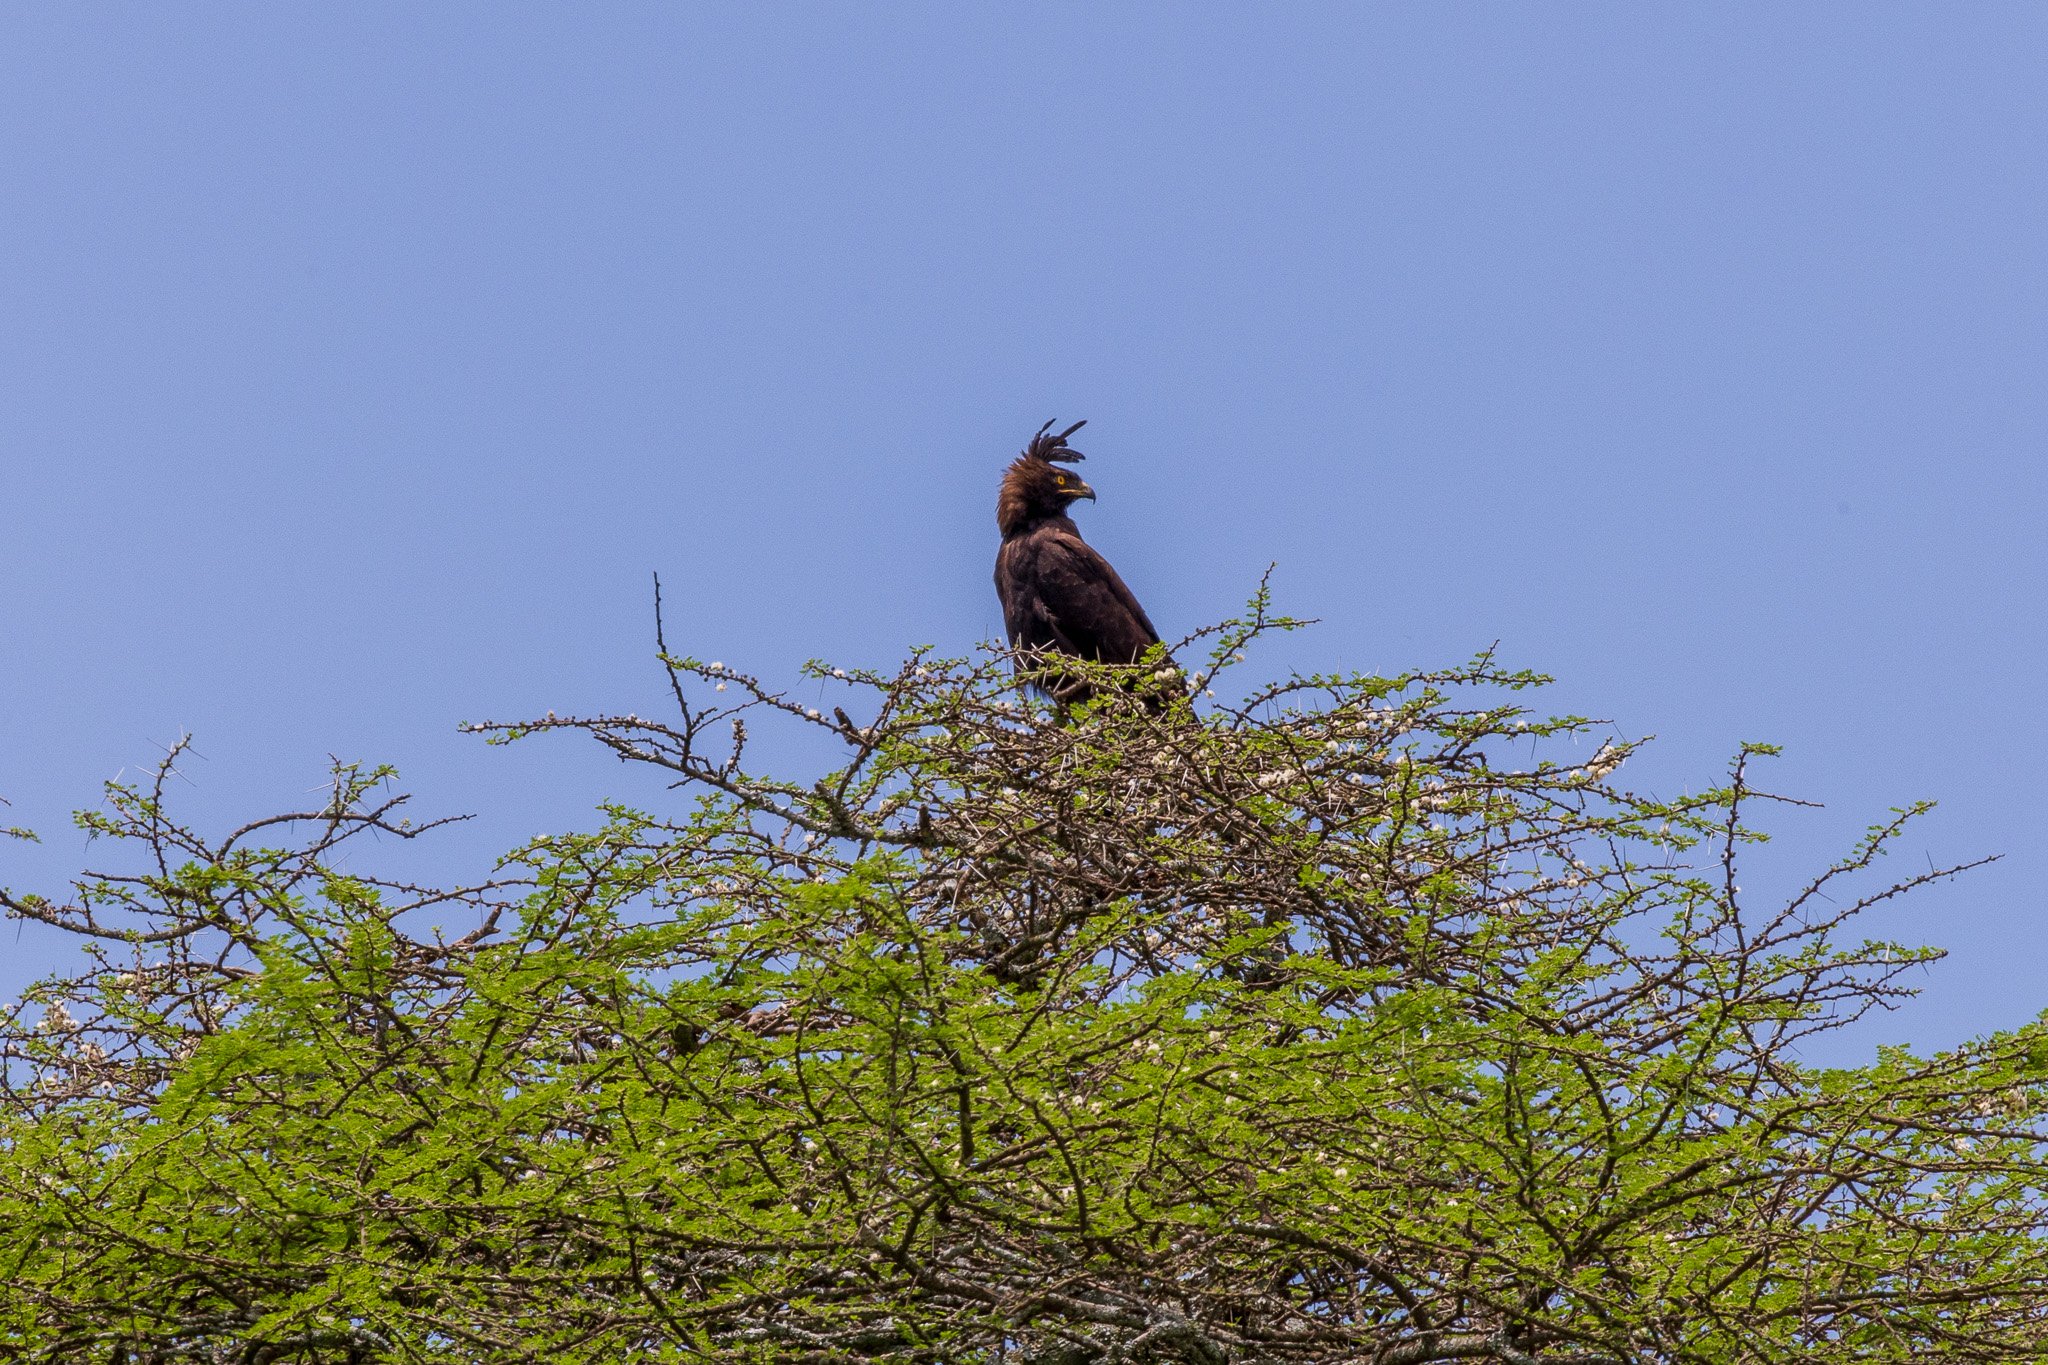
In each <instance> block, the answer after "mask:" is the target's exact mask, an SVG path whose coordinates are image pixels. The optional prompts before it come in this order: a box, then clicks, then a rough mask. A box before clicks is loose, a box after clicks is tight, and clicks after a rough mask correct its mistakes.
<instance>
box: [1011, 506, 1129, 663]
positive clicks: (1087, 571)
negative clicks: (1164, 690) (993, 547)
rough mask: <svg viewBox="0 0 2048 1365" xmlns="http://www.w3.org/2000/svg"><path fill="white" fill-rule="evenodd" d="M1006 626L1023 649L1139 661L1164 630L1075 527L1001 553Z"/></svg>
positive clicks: (1032, 537)
mask: <svg viewBox="0 0 2048 1365" xmlns="http://www.w3.org/2000/svg"><path fill="white" fill-rule="evenodd" d="M996 593H997V595H998V596H1000V597H1001V598H1002V602H1003V625H1004V627H1005V628H1006V629H1007V630H1008V632H1009V636H1010V644H1011V646H1012V647H1013V648H1020V649H1034V648H1035V649H1047V648H1050V649H1057V650H1059V651H1061V652H1062V653H1066V654H1073V655H1077V656H1078V657H1080V658H1083V659H1094V660H1097V661H1100V662H1102V663H1112V664H1130V663H1136V662H1137V661H1138V659H1139V657H1140V656H1141V655H1143V654H1144V652H1145V650H1146V649H1147V648H1148V647H1150V646H1152V645H1155V644H1157V643H1159V632H1158V631H1157V630H1155V629H1153V626H1152V621H1151V618H1149V617H1147V616H1146V615H1145V609H1144V608H1143V607H1141V606H1139V605H1138V599H1137V597H1136V596H1135V595H1134V594H1133V593H1132V592H1131V590H1130V589H1129V588H1128V587H1126V586H1124V581H1123V579H1121V578H1119V577H1118V576H1117V572H1116V570H1115V569H1113V568H1111V567H1110V565H1109V561H1108V560H1106V559H1104V558H1103V557H1102V556H1101V555H1099V554H1097V553H1096V552H1095V550H1094V548H1093V547H1091V546H1090V545H1089V544H1088V542H1086V541H1084V540H1082V539H1081V538H1080V537H1079V536H1077V535H1074V534H1072V533H1071V532H1069V531H1064V530H1060V529H1057V528H1054V527H1050V526H1048V527H1043V528H1041V529H1039V530H1036V531H1033V532H1030V533H1028V534H1026V535H1022V536H1018V537H1016V538H1015V539H1013V540H1008V541H1005V542H1004V543H1003V548H1002V549H1001V550H1000V551H999V552H997V555H996Z"/></svg>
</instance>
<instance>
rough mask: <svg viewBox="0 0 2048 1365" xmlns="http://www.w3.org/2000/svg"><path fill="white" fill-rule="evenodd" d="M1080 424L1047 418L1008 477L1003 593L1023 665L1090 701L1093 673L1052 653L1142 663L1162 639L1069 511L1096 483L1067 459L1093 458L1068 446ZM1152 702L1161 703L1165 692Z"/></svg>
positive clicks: (1047, 689) (1064, 692)
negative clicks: (1060, 662) (1071, 667)
mask: <svg viewBox="0 0 2048 1365" xmlns="http://www.w3.org/2000/svg"><path fill="white" fill-rule="evenodd" d="M1084 425H1086V424H1085V423H1083V422H1076V423H1074V425H1072V426H1070V427H1068V428H1067V429H1066V430H1065V431H1062V432H1060V433H1059V434H1058V435H1053V434H1051V432H1052V423H1051V422H1047V423H1046V424H1045V425H1044V426H1042V427H1040V428H1039V429H1038V434H1037V435H1036V436H1034V437H1032V438H1031V444H1030V445H1028V446H1026V447H1025V448H1024V453H1023V454H1021V455H1019V456H1018V457H1017V458H1016V459H1015V460H1014V461H1012V462H1011V464H1010V467H1009V469H1008V470H1007V471H1006V472H1005V473H1004V474H1003V486H1002V489H1001V491H1000V492H998V493H997V494H996V525H997V527H999V528H1000V529H1001V530H1002V533H1003V545H1002V548H1001V549H999V550H997V551H996V596H997V597H1000V598H1001V599H1002V602H1003V628H1004V630H1005V631H1007V632H1008V634H1009V637H1010V648H1011V649H1012V650H1013V651H1014V652H1015V654H1016V658H1017V669H1018V672H1020V673H1022V674H1024V675H1025V676H1026V677H1027V678H1028V679H1029V680H1030V682H1031V685H1032V686H1034V687H1036V688H1037V689H1038V690H1040V691H1042V692H1044V693H1046V694H1047V695H1048V696H1050V697H1052V698H1053V699H1054V700H1055V701H1060V702H1081V701H1086V700H1088V698H1089V697H1090V696H1091V695H1093V692H1094V689H1093V688H1092V687H1091V686H1090V685H1089V682H1088V680H1087V679H1085V678H1080V677H1076V676H1074V675H1073V674H1072V673H1063V672H1062V671H1061V670H1060V669H1059V668H1057V667H1047V666H1046V665H1045V664H1044V663H1043V662H1042V660H1044V659H1045V658H1046V656H1048V655H1053V654H1066V655H1071V656H1073V657H1075V658H1079V659H1089V660H1093V661H1094V662H1096V663H1105V664H1135V663H1137V662H1138V660H1139V659H1140V658H1141V657H1143V655H1144V653H1145V651H1146V650H1147V649H1149V648H1151V647H1152V646H1153V645H1156V644H1158V643H1159V632H1158V631H1156V630H1154V629H1153V628H1152V622H1151V619H1150V618H1149V617H1147V616H1146V615H1145V609H1144V608H1143V607H1141V606H1139V605H1138V599H1137V598H1136V597H1135V596H1133V595H1132V593H1131V590H1130V589H1129V588H1127V587H1125V586H1124V581H1123V579H1121V578H1118V577H1117V574H1116V570H1115V569H1112V568H1111V567H1109V561H1108V560H1106V559H1104V558H1103V557H1102V556H1101V555H1099V554H1097V553H1095V551H1094V550H1093V549H1092V548H1090V547H1089V545H1088V542H1087V541H1085V540H1083V539H1081V529H1080V528H1079V527H1078V526H1076V525H1074V520H1073V518H1072V517H1069V516H1068V515H1067V509H1068V508H1069V507H1071V506H1072V505H1073V504H1074V502H1075V501H1076V500H1077V499H1079V498H1086V499H1088V500H1089V501H1090V502H1093V501H1095V490H1094V489H1092V488H1090V487H1089V486H1088V485H1087V484H1086V483H1083V482H1082V481H1081V478H1080V476H1079V475H1077V474H1075V473H1074V472H1073V471H1072V470H1070V469H1065V468H1062V466H1063V465H1066V464H1071V463H1072V462H1074V461H1076V460H1079V459H1082V458H1084V457H1083V456H1082V454H1081V452H1080V451H1078V450H1075V449H1073V448H1072V447H1071V446H1069V445H1068V444H1067V438H1068V437H1069V436H1072V435H1073V434H1074V433H1075V432H1077V431H1079V430H1080V429H1081V428H1082V427H1083V426H1084ZM1147 705H1149V706H1151V707H1152V708H1153V709H1155V710H1156V709H1158V707H1159V705H1160V698H1159V697H1158V695H1157V689H1152V691H1151V692H1150V693H1148V697H1147Z"/></svg>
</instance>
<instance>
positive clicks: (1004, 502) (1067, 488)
mask: <svg viewBox="0 0 2048 1365" xmlns="http://www.w3.org/2000/svg"><path fill="white" fill-rule="evenodd" d="M1080 429H1081V423H1079V422H1076V423H1074V425H1073V426H1070V427H1068V428H1067V429H1066V430H1065V431H1063V432H1060V433H1059V434H1058V435H1057V436H1054V435H1050V434H1049V433H1050V432H1051V430H1052V423H1051V422H1047V423H1046V424H1045V425H1044V426H1043V427H1040V428H1039V430H1038V435H1036V436H1034V437H1032V438H1031V444H1030V445H1028V446H1026V447H1025V448H1024V453H1023V454H1021V455H1019V456H1018V457H1017V458H1016V459H1015V460H1012V461H1011V462H1010V467H1009V469H1008V470H1007V471H1005V472H1004V474H1003V487H1002V491H1001V492H1000V493H998V494H997V496H996V524H997V525H998V526H999V527H1001V528H1002V532H1003V534H1004V535H1006V536H1007V535H1011V534H1013V533H1015V532H1017V531H1019V530H1022V529H1023V528H1024V527H1026V526H1029V525H1031V524H1032V523H1033V522H1038V521H1044V520H1045V519H1047V518H1048V517H1059V516H1065V515H1066V512H1067V508H1069V507H1071V506H1072V505H1073V504H1074V503H1075V502H1076V501H1077V500H1078V499H1081V498H1086V499H1088V500H1089V501H1090V502H1093V501H1095V490H1094V489H1092V488H1090V487H1089V486H1088V484H1087V482H1086V480H1084V479H1082V477H1081V476H1080V475H1079V474H1076V473H1075V472H1074V471H1073V470H1071V469H1066V468H1063V467H1062V466H1063V464H1065V463H1067V462H1071V461H1074V460H1079V459H1081V458H1083V457H1082V455H1081V452H1080V451H1078V450H1073V449H1070V448H1069V447H1068V445H1067V437H1069V436H1071V435H1073V434H1074V433H1075V432H1076V431H1078V430H1080Z"/></svg>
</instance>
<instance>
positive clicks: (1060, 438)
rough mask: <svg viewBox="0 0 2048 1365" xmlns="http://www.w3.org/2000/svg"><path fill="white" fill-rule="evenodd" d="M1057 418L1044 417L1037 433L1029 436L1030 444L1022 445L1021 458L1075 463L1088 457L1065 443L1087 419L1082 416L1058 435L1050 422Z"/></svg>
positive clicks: (1055, 420) (1084, 424) (1085, 424)
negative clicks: (1043, 423)
mask: <svg viewBox="0 0 2048 1365" xmlns="http://www.w3.org/2000/svg"><path fill="white" fill-rule="evenodd" d="M1058 420H1059V418H1057V417H1048V418H1047V419H1046V421H1045V425H1044V426H1042V427H1040V428H1039V429H1038V434H1037V435H1036V436H1033V437H1032V438H1031V444H1030V445H1028V446H1025V447H1024V454H1023V456H1022V457H1021V458H1023V459H1026V460H1047V461H1058V462H1059V463H1061V464H1075V463H1078V462H1079V461H1081V460H1085V459H1087V458H1088V457H1087V456H1086V455H1083V454H1082V453H1081V452H1080V451H1078V450H1075V449H1074V448H1073V447H1072V446H1069V445H1068V444H1067V438H1068V437H1069V436H1072V435H1073V434H1074V433H1075V432H1077V431H1079V430H1080V429H1081V428H1082V427H1085V426H1087V425H1088V419H1087V418H1085V417H1083V418H1082V419H1081V420H1080V421H1078V422H1076V423H1074V425H1072V426H1070V427H1068V428H1067V429H1066V430H1065V431H1062V432H1060V433H1059V434H1058V435H1053V434H1052V424H1053V423H1054V422H1057V421H1058Z"/></svg>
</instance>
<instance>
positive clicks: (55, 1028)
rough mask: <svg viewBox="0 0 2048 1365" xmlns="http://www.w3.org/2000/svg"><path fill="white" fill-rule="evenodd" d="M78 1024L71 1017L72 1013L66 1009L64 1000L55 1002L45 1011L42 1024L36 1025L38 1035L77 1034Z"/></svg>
mask: <svg viewBox="0 0 2048 1365" xmlns="http://www.w3.org/2000/svg"><path fill="white" fill-rule="evenodd" d="M77 1031H78V1023H77V1021H76V1020H74V1019H73V1018H72V1017H71V1011H70V1010H67V1009H65V1008H64V1002H63V1001H62V1000H53V1001H51V1002H50V1006H49V1008H47V1009H45V1010H44V1011H43V1018H42V1022H41V1023H39V1024H37V1025H36V1032H37V1033H75V1032H77Z"/></svg>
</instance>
